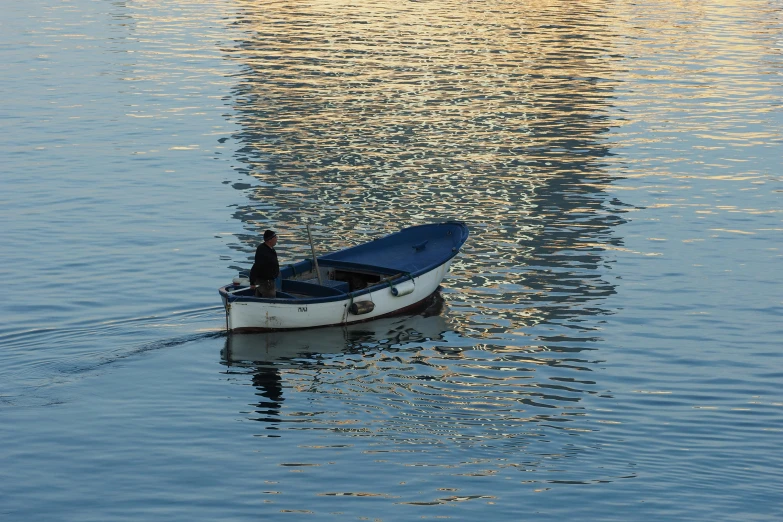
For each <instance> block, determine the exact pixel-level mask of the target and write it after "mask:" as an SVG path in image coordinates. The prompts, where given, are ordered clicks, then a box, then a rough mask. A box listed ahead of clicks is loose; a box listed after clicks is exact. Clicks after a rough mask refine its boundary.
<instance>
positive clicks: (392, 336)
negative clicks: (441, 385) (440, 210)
mask: <svg viewBox="0 0 783 522" xmlns="http://www.w3.org/2000/svg"><path fill="white" fill-rule="evenodd" d="M428 305H429V306H427V307H426V309H424V310H423V311H422V312H421V313H420V314H418V315H403V316H396V317H389V318H385V319H376V320H374V321H368V322H366V323H357V324H353V325H346V326H333V327H328V328H313V329H309V330H294V331H276V332H264V333H252V334H251V333H248V334H234V335H229V336H227V338H226V344H225V348H224V349H223V351H222V353H221V355H222V360H223V363H224V364H225V365H227V366H229V367H230V366H238V367H246V368H256V369H260V368H261V367H264V366H266V367H268V368H270V367H271V368H286V367H292V366H306V365H308V364H311V363H313V362H315V361H317V360H318V359H320V358H321V356H323V355H326V354H334V355H337V354H340V353H356V352H357V351H360V350H362V349H371V350H374V351H378V350H383V349H384V348H390V347H393V346H398V345H400V344H407V343H416V342H425V341H428V340H433V339H439V338H441V337H442V335H443V333H444V332H446V331H447V330H448V326H447V324H446V320H445V318H444V317H443V316H442V315H441V314H442V312H443V309H444V302H443V297H442V296H441V295H440V293H436V294H434V295H433V296H432V300H431V302H430V303H428Z"/></svg>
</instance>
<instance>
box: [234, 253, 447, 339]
mask: <svg viewBox="0 0 783 522" xmlns="http://www.w3.org/2000/svg"><path fill="white" fill-rule="evenodd" d="M450 265H451V259H449V260H448V261H446V262H445V263H444V264H442V265H440V266H437V267H435V268H434V269H432V270H430V271H428V272H425V273H423V274H421V275H419V276H416V277H414V278H412V281H413V285H414V288H413V291H412V292H410V293H408V294H406V295H394V294H393V292H392V288H393V287H392V286H382V287H380V288H378V289H377V290H373V291H371V292H369V293H366V294H363V295H359V296H356V297H351V296H350V295H346V297H345V298H344V299H341V300H335V301H329V302H320V303H312V302H311V303H299V302H297V301H295V300H277V301H261V300H259V301H252V300H245V301H234V302H228V300H227V299H226V297H225V296H224V297H223V304H224V306H225V307H226V321H227V328H228V330H229V331H233V332H250V331H273V330H292V329H302V328H315V327H322V326H334V325H341V324H354V323H360V322H363V321H369V320H372V319H376V318H378V317H385V316H389V315H393V314H398V313H403V312H405V311H407V310H410V309H412V308H415V307H416V306H417V305H419V304H421V303H422V302H424V301H425V300H426V299H427V298H428V297H429V296H431V295H432V294H433V293H435V291H436V290H437V289H438V287H439V286H440V283H441V281H442V280H443V278H444V277H445V275H446V273H447V272H448V270H449V266H450ZM401 293H402V292H401ZM365 301H369V302H372V303H373V305H374V307H373V309H372V311H369V312H367V313H363V314H359V315H354V314H352V313H351V312H350V310H349V308H350V305H351V304H354V303H362V302H365Z"/></svg>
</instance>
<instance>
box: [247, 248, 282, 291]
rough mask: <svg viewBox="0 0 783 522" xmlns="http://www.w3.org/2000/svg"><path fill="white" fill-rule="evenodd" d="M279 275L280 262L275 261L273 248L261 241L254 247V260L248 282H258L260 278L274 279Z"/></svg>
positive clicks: (275, 255) (275, 254)
mask: <svg viewBox="0 0 783 522" xmlns="http://www.w3.org/2000/svg"><path fill="white" fill-rule="evenodd" d="M278 275H280V263H278V261H277V252H275V249H274V248H272V247H270V246H269V245H267V244H266V243H261V244H260V245H258V248H257V249H256V260H255V263H253V268H251V269H250V283H251V284H254V285H255V284H258V282H259V281H261V280H269V279H274V278H276V277H277V276H278Z"/></svg>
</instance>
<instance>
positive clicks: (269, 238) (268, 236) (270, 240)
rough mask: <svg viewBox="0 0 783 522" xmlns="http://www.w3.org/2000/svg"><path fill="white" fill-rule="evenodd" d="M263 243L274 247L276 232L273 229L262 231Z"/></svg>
mask: <svg viewBox="0 0 783 522" xmlns="http://www.w3.org/2000/svg"><path fill="white" fill-rule="evenodd" d="M264 243H266V244H267V245H269V246H270V247H274V246H275V245H276V244H277V234H275V232H274V231H273V230H267V231H265V232H264Z"/></svg>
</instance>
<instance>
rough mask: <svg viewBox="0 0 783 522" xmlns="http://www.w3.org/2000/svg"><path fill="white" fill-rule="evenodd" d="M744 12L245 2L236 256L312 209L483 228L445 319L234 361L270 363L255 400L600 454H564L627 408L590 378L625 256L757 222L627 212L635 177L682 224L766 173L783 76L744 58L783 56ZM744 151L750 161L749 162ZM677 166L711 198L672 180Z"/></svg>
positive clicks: (447, 441) (324, 219)
mask: <svg viewBox="0 0 783 522" xmlns="http://www.w3.org/2000/svg"><path fill="white" fill-rule="evenodd" d="M724 9H728V10H729V11H730V12H731V13H734V14H736V15H737V16H738V17H737V18H735V19H732V17H731V16H729V17H725V16H723V14H721V16H717V15H716V14H715V12H714V10H715V7H714V6H710V5H701V4H699V5H695V4H689V3H670V2H659V3H653V4H651V5H647V4H645V5H644V6H643V7H640V8H638V9H637V7H636V4H621V5H618V4H614V3H612V4H609V3H607V2H601V1H594V2H579V3H564V2H555V1H544V2H525V3H515V2H510V3H509V2H503V3H498V4H494V3H491V4H481V5H476V4H453V3H449V2H428V3H413V2H411V3H408V4H402V5H395V6H393V7H391V6H386V5H380V6H377V5H376V6H370V7H366V6H363V7H362V9H355V8H353V7H349V6H348V5H347V4H345V3H341V2H311V3H308V4H290V3H273V4H269V5H265V6H264V7H263V8H261V7H259V6H256V5H254V4H250V3H243V4H241V9H240V10H239V11H238V13H237V15H236V23H237V26H239V27H241V28H242V36H241V38H240V39H239V40H238V41H237V42H235V45H233V46H231V47H229V48H226V49H225V51H226V54H227V56H228V57H229V59H230V60H232V61H233V62H235V63H236V64H237V65H238V66H239V67H240V68H241V71H242V72H241V74H239V75H238V76H237V78H236V85H235V88H234V89H233V93H232V103H233V108H234V111H235V117H236V122H237V123H238V124H239V125H240V127H241V131H240V132H239V133H237V134H236V135H235V136H234V138H235V140H236V141H237V143H238V144H239V146H238V147H237V150H236V151H235V154H234V160H235V161H236V163H237V175H238V177H237V179H236V182H237V183H236V185H235V186H236V188H238V189H240V190H243V191H246V193H247V196H248V203H247V204H246V205H240V206H239V207H237V209H236V211H235V214H234V217H235V218H237V219H239V220H241V221H242V222H243V223H245V224H246V229H247V234H246V235H244V236H241V237H240V238H239V240H240V241H239V243H238V244H236V245H234V248H236V249H237V251H238V252H240V253H244V254H245V255H248V254H250V253H251V252H252V250H253V246H254V245H255V242H256V241H257V234H258V231H259V230H260V229H263V228H267V227H274V228H276V229H278V230H282V235H283V238H284V239H285V240H286V241H284V242H283V243H282V244H281V245H279V250H280V251H281V253H283V255H284V256H287V257H289V258H291V259H296V258H299V257H303V256H305V255H307V247H306V243H305V237H306V235H305V234H304V230H303V222H304V220H305V219H306V218H309V219H312V220H314V222H315V223H316V227H315V230H316V237H317V238H318V239H319V245H318V246H319V248H321V249H326V248H330V249H331V248H338V247H342V246H346V245H353V244H356V243H359V242H362V241H365V240H367V239H368V238H371V237H375V236H377V235H381V234H383V233H387V232H391V231H394V230H396V229H398V228H400V227H401V226H407V225H409V224H415V223H420V222H428V221H436V220H442V219H461V220H464V221H467V222H468V224H469V226H470V228H471V233H472V236H471V239H470V241H469V243H468V244H467V245H466V247H465V249H464V251H463V255H461V256H460V257H458V258H457V260H456V261H455V263H454V265H453V267H452V276H451V277H449V278H447V280H446V282H445V284H444V286H445V289H444V291H443V295H444V298H445V300H446V303H447V310H446V311H445V312H444V313H443V315H442V320H443V322H444V324H442V325H440V326H438V327H436V328H435V329H436V330H437V332H436V333H435V334H433V335H426V334H422V332H420V331H418V330H416V328H412V329H411V328H409V327H405V326H402V325H403V324H404V323H401V324H400V325H398V326H396V327H394V328H392V330H393V331H385V330H384V331H377V330H376V331H373V329H372V327H368V332H366V336H365V337H363V340H359V339H357V338H345V337H340V338H339V339H337V340H336V341H335V342H333V343H330V342H325V341H319V342H320V344H319V342H315V343H311V344H307V349H304V350H301V351H300V352H297V353H298V355H297V353H294V354H293V355H292V354H290V353H289V354H288V356H286V357H283V360H282V362H281V361H280V360H277V359H275V357H274V356H273V355H270V353H269V352H265V353H264V355H263V356H260V357H259V358H258V359H252V358H251V359H247V360H244V361H243V360H241V359H240V362H239V367H238V368H234V370H233V371H237V372H239V373H240V374H242V373H243V372H248V373H250V374H252V375H253V376H254V377H253V378H254V384H256V385H257V387H258V390H259V395H261V396H263V397H266V399H267V400H264V401H262V402H259V404H258V409H255V410H254V411H251V412H247V415H248V417H249V418H253V419H255V420H262V421H264V422H265V423H267V424H268V425H269V426H268V427H273V428H274V429H275V430H277V429H280V428H281V427H283V428H284V427H285V425H286V422H288V421H289V420H291V417H292V416H295V417H296V422H298V423H305V424H307V427H302V426H300V428H302V429H314V430H331V431H334V432H336V433H337V432H339V433H341V434H345V435H347V436H351V437H360V438H361V437H369V438H372V439H373V440H376V441H378V442H377V443H378V444H382V441H383V440H391V441H394V442H396V443H400V444H411V445H414V446H415V445H423V446H429V447H441V446H444V447H445V446H448V447H462V448H473V449H475V448H479V447H480V448H483V449H484V450H486V451H488V452H489V454H492V455H501V454H504V453H506V452H514V451H518V450H519V449H520V448H524V449H525V450H526V452H525V455H526V456H527V457H529V462H527V463H526V464H524V466H525V467H528V468H531V469H535V468H537V467H538V466H543V464H542V462H543V461H544V459H550V458H551V459H554V460H557V459H565V458H570V457H573V456H574V455H577V454H579V453H580V452H582V451H584V450H585V449H586V448H585V447H579V445H578V444H574V445H566V446H564V447H563V448H561V449H562V451H554V452H553V451H551V449H547V448H546V443H548V442H549V441H551V440H552V438H554V437H556V436H557V435H556V434H558V433H568V434H569V435H578V436H583V437H586V440H591V439H590V434H595V433H596V432H597V431H599V430H598V428H597V427H596V426H597V425H613V424H617V423H618V422H617V421H615V420H612V419H610V418H607V417H610V416H611V415H610V410H601V409H600V408H595V407H593V406H594V405H595V400H600V399H601V398H607V397H611V394H609V393H608V392H605V391H603V390H602V388H601V383H600V380H599V379H598V378H597V377H596V378H591V376H592V375H593V373H594V372H595V371H596V369H598V368H599V367H600V365H601V362H602V361H601V357H599V356H598V352H599V351H600V350H599V348H600V346H601V344H600V343H601V341H602V337H601V332H602V328H603V325H604V321H605V319H604V317H606V316H607V315H610V314H612V313H614V310H613V309H612V308H611V307H610V306H608V305H607V304H606V303H607V298H608V297H610V296H612V295H613V294H614V293H615V292H616V284H617V283H616V281H615V279H614V278H612V272H611V269H612V265H613V263H614V262H615V260H616V258H617V257H616V256H617V255H620V254H621V255H623V256H626V259H627V256H634V257H638V258H661V257H663V255H664V250H665V248H666V245H667V244H669V243H672V242H674V241H673V240H675V239H676V240H677V241H676V242H677V243H679V244H687V245H690V244H696V243H701V242H704V241H705V240H706V239H709V238H711V237H713V236H715V235H716V233H719V234H736V235H753V232H752V231H744V230H741V229H740V228H736V227H726V226H716V225H712V226H704V225H698V226H694V227H683V231H684V232H682V233H683V234H685V235H684V236H683V237H675V236H672V237H670V236H668V235H665V234H661V230H660V229H656V230H655V231H654V232H651V233H648V234H646V235H644V243H643V244H642V245H641V246H635V247H629V246H627V245H626V244H625V241H624V239H623V237H622V232H621V231H622V227H618V226H619V225H622V224H624V223H625V222H626V219H628V216H629V215H639V214H640V209H639V208H637V207H634V206H632V205H629V204H626V203H624V202H623V201H622V200H621V199H619V198H618V196H617V195H618V194H620V195H623V194H625V193H628V194H633V195H634V196H635V194H634V193H635V192H638V191H646V192H647V193H649V194H651V195H652V196H651V198H650V199H651V200H652V201H649V203H650V204H649V207H648V209H649V210H653V211H657V210H667V211H679V212H680V214H678V215H674V216H673V217H672V219H675V220H677V219H682V220H684V219H685V218H684V217H683V216H686V217H687V216H689V215H690V214H691V213H692V214H693V215H699V216H702V217H707V216H708V215H709V214H721V215H723V214H724V213H728V212H737V210H738V208H739V207H738V206H736V205H727V204H726V203H725V201H723V202H722V201H720V200H719V199H717V200H715V199H707V198H706V197H705V195H704V194H702V193H698V192H699V191H700V190H702V188H701V187H702V183H703V182H704V181H713V182H714V181H726V182H731V183H742V184H743V185H742V188H741V190H755V188H754V186H755V185H752V184H758V183H764V182H766V181H768V180H769V173H768V172H764V171H763V169H760V168H756V167H754V166H753V165H752V164H750V163H751V162H749V161H748V158H747V156H746V155H747V149H751V150H753V149H755V148H757V147H767V146H769V143H770V141H774V140H775V139H779V137H780V131H779V129H777V128H775V127H774V126H772V125H770V124H769V120H768V119H765V118H764V117H763V116H762V115H763V114H764V113H766V112H768V110H769V103H770V100H771V98H770V88H771V86H773V85H774V84H775V81H776V80H774V79H772V78H770V80H769V82H768V83H767V84H764V82H763V81H762V82H761V83H760V84H759V83H758V82H759V72H758V71H757V70H750V69H749V67H753V65H746V64H743V63H742V62H741V60H739V57H740V56H743V55H746V54H748V53H755V52H759V53H767V54H768V53H769V52H770V49H771V47H770V46H771V42H770V41H769V39H768V38H767V36H769V35H771V34H772V32H771V31H770V29H769V26H768V25H765V22H764V21H763V20H758V19H754V20H747V19H743V18H742V17H741V11H742V9H741V6H739V5H736V6H735V5H734V4H731V5H729V6H724ZM683 20H686V21H687V23H684V22H683ZM732 20H733V21H732ZM715 24H739V25H740V26H741V25H742V24H747V26H746V27H741V28H740V29H739V30H736V29H737V28H736V27H732V31H731V32H732V34H733V35H734V37H733V38H730V39H726V40H723V39H721V40H719V41H718V40H715V39H714V38H709V39H706V40H704V41H698V42H696V43H698V45H694V33H698V32H699V31H703V32H705V33H708V34H710V35H715V34H720V33H721V27H720V25H717V26H716V25H715ZM756 33H760V34H761V36H759V37H757V36H755V35H756ZM713 47H719V48H720V51H721V52H711V51H712V50H713ZM705 53H707V54H709V57H708V58H707V59H706V60H703V59H702V58H701V57H703V56H704V55H705ZM732 57H733V58H732ZM716 78H720V79H721V80H722V81H720V82H715V81H714V80H715V79H716ZM727 78H730V79H731V81H727V80H726V79H727ZM778 83H779V82H778ZM740 94H741V95H742V96H743V98H744V100H743V103H738V102H735V101H733V100H734V98H736V96H737V95H740ZM740 120H741V121H742V123H743V125H742V126H738V125H737V122H738V121H740ZM630 150H632V151H633V154H630V153H628V151H630ZM740 163H748V168H747V169H746V170H745V171H743V172H738V171H737V170H736V169H732V168H731V167H730V166H731V165H736V164H740ZM624 179H627V181H628V182H627V183H621V182H622V181H623V180H624ZM671 180H677V181H678V182H681V183H682V184H681V185H679V186H678V189H679V190H680V191H681V192H682V193H688V192H689V191H693V192H696V193H697V195H696V196H695V197H683V196H682V195H681V194H680V193H678V194H675V195H669V193H670V191H671ZM618 183H619V184H618ZM709 190H714V189H712V188H710V189H709ZM707 195H709V194H707ZM742 208H743V210H740V212H741V213H752V212H754V211H756V210H758V211H759V212H768V210H762V209H754V208H751V207H750V206H748V205H744V206H743V207H742ZM746 211H747V212H746ZM630 212H633V213H634V214H629V213H630ZM698 213H702V214H698ZM708 213H709V214H708ZM234 266H235V268H246V266H243V265H242V264H237V265H234ZM401 329H402V330H405V334H404V335H402V336H400V334H401V333H402V332H401ZM259 342H260V344H261V345H265V344H268V340H262V341H259ZM296 346H301V340H297V341H292V342H291V343H290V344H287V345H286V347H287V349H291V348H292V347H293V348H296ZM317 354H320V355H317ZM330 354H331V355H330ZM259 376H260V377H259ZM284 388H286V389H290V390H292V392H295V393H303V394H309V393H314V394H316V395H317V396H318V397H319V398H323V401H321V402H319V407H321V408H322V410H319V411H313V412H303V411H299V412H295V413H293V412H292V413H290V414H286V413H285V411H284V410H283V409H280V408H281V405H283V404H284V400H285V393H286V392H285V391H284ZM379 397H381V398H382V399H378V400H376V398H379ZM332 401H337V402H339V404H341V405H342V406H341V408H344V409H342V410H340V412H336V411H335V410H334V409H330V408H329V404H330V403H331V402H332ZM270 405H271V408H272V409H269V408H270ZM591 405H592V406H591ZM368 411H371V412H375V414H370V416H369V420H368V418H366V417H365V415H366V413H367V412H368ZM270 412H271V413H270ZM357 418H364V419H365V420H364V421H363V422H359V423H358V425H356V424H357V422H356V420H355V419H357ZM539 444H541V446H539ZM586 444H589V443H588V442H586ZM536 448H538V449H536ZM539 457H540V459H539ZM453 465H455V464H447V466H453ZM509 465H511V466H517V465H520V466H521V465H522V464H519V463H514V464H509ZM492 466H494V469H500V468H502V467H503V466H505V464H498V463H497V462H493V463H492ZM490 467H491V466H490ZM490 471H493V470H490ZM631 476H633V473H632V472H631V473H629V474H627V475H625V477H626V478H627V477H631ZM606 479H607V478H606V477H602V478H595V477H590V478H589V479H588V480H586V481H584V482H580V483H590V482H591V481H600V480H606ZM534 482H535V481H534Z"/></svg>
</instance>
